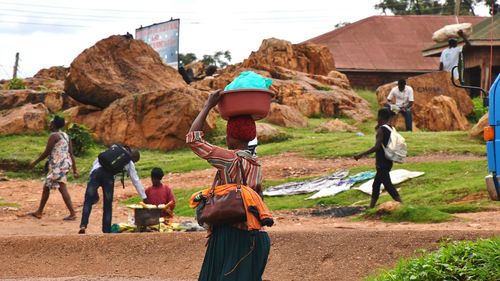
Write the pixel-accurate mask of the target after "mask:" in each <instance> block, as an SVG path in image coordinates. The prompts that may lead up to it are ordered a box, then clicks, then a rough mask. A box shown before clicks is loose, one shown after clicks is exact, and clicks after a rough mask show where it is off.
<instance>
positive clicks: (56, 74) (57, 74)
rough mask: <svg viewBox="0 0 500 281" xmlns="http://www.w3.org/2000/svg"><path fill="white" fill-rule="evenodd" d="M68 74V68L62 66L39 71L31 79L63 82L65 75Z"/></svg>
mask: <svg viewBox="0 0 500 281" xmlns="http://www.w3.org/2000/svg"><path fill="white" fill-rule="evenodd" d="M68 72H69V68H68V67H64V66H52V67H50V68H43V69H40V70H39V71H38V72H37V73H36V74H35V75H34V76H33V77H34V78H40V79H53V80H60V81H64V79H66V75H67V74H68Z"/></svg>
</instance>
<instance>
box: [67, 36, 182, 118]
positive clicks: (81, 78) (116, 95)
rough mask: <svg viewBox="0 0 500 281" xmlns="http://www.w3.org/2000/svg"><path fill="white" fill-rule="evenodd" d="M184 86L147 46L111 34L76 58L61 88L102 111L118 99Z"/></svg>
mask: <svg viewBox="0 0 500 281" xmlns="http://www.w3.org/2000/svg"><path fill="white" fill-rule="evenodd" d="M186 85H187V84H186V83H185V82H184V80H183V79H182V77H181V76H180V75H179V73H177V71H176V70H175V69H173V68H172V67H170V66H167V65H166V64H164V63H163V61H162V60H161V58H160V56H159V55H158V53H157V52H156V51H155V50H153V49H152V48H151V47H150V46H149V45H148V44H146V43H144V42H143V41H140V40H134V39H130V38H127V37H125V36H121V35H114V36H111V37H109V38H106V39H103V40H101V41H99V42H97V43H96V44H95V45H94V46H92V47H90V48H88V49H86V50H85V51H83V52H82V53H81V54H80V55H78V57H76V58H75V60H74V61H73V62H72V63H71V66H70V70H69V74H68V75H67V77H66V80H65V85H64V89H65V91H66V93H68V94H69V95H70V96H71V97H73V98H74V99H76V100H77V101H79V102H82V103H84V104H89V105H94V106H97V107H100V108H105V107H107V106H108V105H110V104H111V103H112V102H113V101H115V100H117V99H120V98H124V97H131V96H135V95H140V94H144V93H148V92H153V91H156V92H158V91H167V90H168V89H173V88H179V87H185V86H186Z"/></svg>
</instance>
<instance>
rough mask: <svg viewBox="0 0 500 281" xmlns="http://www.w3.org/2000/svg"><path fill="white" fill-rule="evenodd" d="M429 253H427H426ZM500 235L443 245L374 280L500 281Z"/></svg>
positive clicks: (399, 265)
mask: <svg viewBox="0 0 500 281" xmlns="http://www.w3.org/2000/svg"><path fill="white" fill-rule="evenodd" d="M424 253H425V251H424ZM499 264H500V236H496V237H494V238H491V239H484V240H478V241H475V242H472V241H461V242H453V243H449V244H443V245H442V246H441V248H439V249H438V250H437V251H436V252H433V253H428V254H426V255H424V256H422V257H419V258H412V259H401V260H400V261H399V262H398V264H397V265H396V267H395V268H394V269H393V270H389V271H384V272H381V273H380V274H378V276H374V277H369V278H367V280H370V281H385V280H415V281H420V280H422V281H424V280H425V281H426V280H484V281H493V280H500V266H499Z"/></svg>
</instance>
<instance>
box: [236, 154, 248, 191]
mask: <svg viewBox="0 0 500 281" xmlns="http://www.w3.org/2000/svg"><path fill="white" fill-rule="evenodd" d="M238 164H239V165H238V166H240V180H241V181H242V183H243V185H247V179H246V177H245V171H244V170H243V161H241V157H239V156H238Z"/></svg>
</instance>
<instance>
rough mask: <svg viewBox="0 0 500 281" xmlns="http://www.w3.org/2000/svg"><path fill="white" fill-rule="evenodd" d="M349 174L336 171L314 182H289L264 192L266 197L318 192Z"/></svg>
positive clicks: (344, 171) (343, 171)
mask: <svg viewBox="0 0 500 281" xmlns="http://www.w3.org/2000/svg"><path fill="white" fill-rule="evenodd" d="M348 174H349V171H347V170H340V171H336V172H335V173H333V174H331V175H329V176H326V177H321V178H317V179H313V180H307V181H303V182H287V183H284V184H280V185H277V186H272V187H270V188H268V189H266V190H264V192H263V193H264V195H265V196H284V195H296V194H305V193H311V192H317V191H318V190H320V189H322V188H325V187H328V186H331V185H336V184H337V183H338V182H339V181H340V180H341V179H343V178H345V177H346V176H347V175H348Z"/></svg>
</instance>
